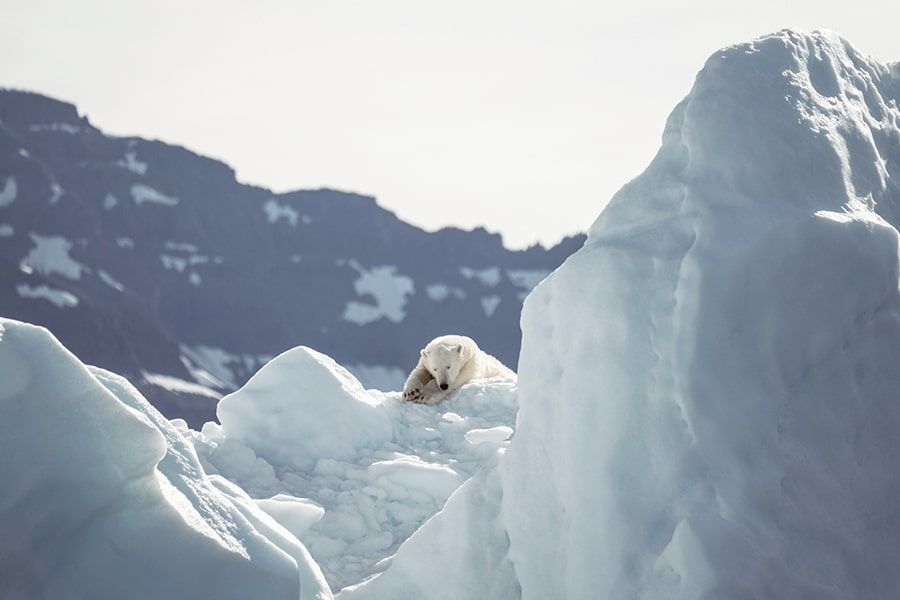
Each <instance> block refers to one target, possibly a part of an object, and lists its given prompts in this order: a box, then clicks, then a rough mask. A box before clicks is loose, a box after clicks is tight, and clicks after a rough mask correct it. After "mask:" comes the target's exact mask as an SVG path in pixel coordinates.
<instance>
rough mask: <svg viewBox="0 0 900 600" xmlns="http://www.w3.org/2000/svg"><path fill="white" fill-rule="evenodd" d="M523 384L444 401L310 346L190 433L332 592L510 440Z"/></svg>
mask: <svg viewBox="0 0 900 600" xmlns="http://www.w3.org/2000/svg"><path fill="white" fill-rule="evenodd" d="M516 411H517V402H516V386H515V383H514V382H511V381H508V380H507V381H505V380H500V379H496V380H483V381H479V382H472V383H470V384H469V385H466V386H464V387H463V388H462V389H461V390H459V391H458V392H457V393H456V394H454V395H452V396H450V397H449V398H447V399H446V400H445V401H443V402H441V403H440V404H439V405H437V406H423V405H418V404H410V403H405V402H403V401H402V400H401V399H400V395H399V393H387V394H386V393H383V392H379V391H376V390H368V391H367V390H364V389H363V388H362V386H361V385H360V383H359V382H358V381H357V380H356V379H354V378H353V376H352V375H350V373H349V372H347V371H346V370H345V369H344V368H343V367H341V366H339V365H338V364H336V363H335V362H334V361H333V360H332V359H330V358H329V357H327V356H325V355H323V354H319V353H318V352H315V351H313V350H310V349H309V348H304V347H299V348H295V349H293V350H289V351H288V352H285V353H284V354H282V355H280V356H278V357H276V358H275V359H274V360H272V361H271V362H269V363H268V364H267V365H266V366H264V367H263V368H262V369H260V371H259V372H258V373H257V374H256V375H254V376H253V378H251V380H250V381H249V382H248V383H247V384H246V385H245V386H244V387H243V388H241V389H240V390H238V391H237V392H235V393H233V394H231V395H229V396H226V397H225V398H223V399H222V400H221V401H220V403H219V406H218V415H219V418H220V420H221V425H218V424H215V423H207V424H206V425H204V427H203V429H202V431H201V432H186V433H187V435H188V436H189V437H190V438H191V440H192V442H193V444H194V446H195V448H196V450H197V452H198V454H199V456H200V458H201V460H202V462H203V464H204V467H205V469H206V470H207V472H210V473H216V474H220V475H222V476H224V477H226V478H227V479H228V480H230V481H231V482H233V483H234V484H236V485H237V486H239V487H240V488H241V489H243V490H246V492H247V493H249V495H250V496H252V497H253V498H255V499H256V501H257V503H258V505H259V506H260V507H261V508H262V509H263V510H264V511H266V512H267V513H269V514H270V515H271V516H272V517H273V518H275V519H276V520H277V521H278V522H279V523H281V524H282V525H283V526H284V527H285V528H287V529H288V530H290V531H292V532H294V533H296V534H298V535H301V536H302V539H303V541H304V543H305V544H306V545H307V546H308V548H309V550H310V552H311V554H312V555H313V557H314V558H315V559H316V561H317V562H318V563H319V564H320V565H321V567H322V570H323V572H324V574H325V576H326V578H327V580H328V582H329V583H330V584H331V586H332V588H333V589H340V588H343V587H345V586H347V585H350V584H355V583H359V582H360V581H361V580H362V579H364V578H366V577H368V576H370V575H372V574H374V573H378V572H380V571H382V570H383V569H384V568H385V567H386V566H387V565H388V563H389V561H388V560H386V559H388V558H389V557H390V556H391V555H392V554H394V552H396V550H397V548H398V547H399V546H400V544H401V543H402V542H403V541H404V540H406V539H407V538H408V537H409V536H410V535H411V534H412V533H413V532H414V531H415V530H416V529H417V528H418V527H419V526H420V525H421V524H422V523H423V522H424V521H425V520H426V519H428V518H429V517H431V516H432V515H434V514H435V513H436V512H438V511H439V510H440V509H441V508H442V507H443V505H444V502H445V501H446V500H447V498H448V497H450V495H451V494H453V493H454V491H455V490H456V489H457V488H458V487H459V486H460V485H462V484H463V483H464V482H465V481H466V480H467V479H468V478H470V477H472V476H473V475H475V474H477V473H480V472H482V471H484V470H487V469H490V468H492V466H493V465H494V464H495V462H496V459H497V456H498V452H499V451H500V450H501V449H503V448H505V447H506V446H507V445H508V444H509V441H508V438H509V437H510V435H511V433H512V426H513V425H514V423H515V416H516Z"/></svg>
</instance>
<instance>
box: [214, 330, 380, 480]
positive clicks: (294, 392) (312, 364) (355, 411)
mask: <svg viewBox="0 0 900 600" xmlns="http://www.w3.org/2000/svg"><path fill="white" fill-rule="evenodd" d="M323 399H327V401H324V402H323ZM216 415H217V416H218V417H219V422H221V424H222V435H223V436H224V437H226V438H227V439H229V440H232V441H235V442H240V443H242V444H243V445H245V446H247V447H248V448H251V449H253V450H254V451H255V452H256V453H257V454H259V455H260V456H264V457H266V459H267V460H269V461H270V462H273V463H275V464H278V465H284V466H289V467H293V468H296V469H307V470H308V469H311V468H312V467H314V466H315V463H316V461H318V460H319V459H322V458H329V459H347V458H351V457H353V456H355V455H356V453H357V450H358V449H360V448H368V447H371V446H374V445H376V444H379V443H380V442H382V441H383V440H385V439H390V437H391V422H390V419H389V417H388V415H387V414H386V413H385V412H384V411H381V410H378V406H377V402H376V400H375V399H374V398H373V397H371V396H370V395H369V394H368V393H367V392H366V391H365V390H364V389H363V387H362V385H360V383H359V382H358V381H357V380H356V379H355V378H354V377H353V376H352V375H351V374H350V373H349V372H348V371H347V370H346V369H344V368H343V367H341V366H340V365H339V364H337V363H336V362H334V360H332V359H331V358H329V357H328V356H325V355H324V354H320V353H318V352H316V351H315V350H311V349H309V348H305V347H302V346H301V347H298V348H294V349H292V350H288V351H287V352H285V353H283V354H282V355H280V356H279V357H277V358H276V359H275V360H273V361H271V362H269V363H268V364H266V365H265V366H264V367H263V368H262V369H260V370H259V371H258V372H257V373H256V374H255V375H254V376H253V377H252V378H250V381H248V382H247V384H246V385H245V386H244V387H242V388H241V389H239V390H238V391H236V392H234V393H233V394H229V395H227V396H225V397H224V398H222V400H221V401H220V402H219V404H218V406H217V408H216Z"/></svg>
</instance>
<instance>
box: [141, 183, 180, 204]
mask: <svg viewBox="0 0 900 600" xmlns="http://www.w3.org/2000/svg"><path fill="white" fill-rule="evenodd" d="M131 197H132V198H133V199H134V203H135V204H137V205H138V206H140V205H141V204H143V203H144V202H150V203H151V204H162V205H163V206H175V205H176V204H178V198H175V197H173V196H167V195H165V194H163V193H162V192H160V191H158V190H155V189H153V188H152V187H150V186H149V185H144V184H143V183H136V184H134V185H133V186H131Z"/></svg>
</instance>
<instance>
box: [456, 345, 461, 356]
mask: <svg viewBox="0 0 900 600" xmlns="http://www.w3.org/2000/svg"><path fill="white" fill-rule="evenodd" d="M456 353H457V354H462V344H459V345H458V346H456Z"/></svg>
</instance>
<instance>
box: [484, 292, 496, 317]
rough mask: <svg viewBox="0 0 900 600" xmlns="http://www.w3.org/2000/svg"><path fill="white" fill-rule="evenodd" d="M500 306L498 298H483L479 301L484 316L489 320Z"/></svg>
mask: <svg viewBox="0 0 900 600" xmlns="http://www.w3.org/2000/svg"><path fill="white" fill-rule="evenodd" d="M498 306H500V296H485V297H484V298H482V299H481V308H482V309H483V310H484V316H486V317H487V318H489V319H490V318H491V317H492V316H494V311H495V310H497V307H498Z"/></svg>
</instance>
